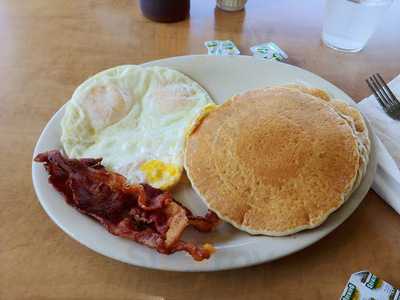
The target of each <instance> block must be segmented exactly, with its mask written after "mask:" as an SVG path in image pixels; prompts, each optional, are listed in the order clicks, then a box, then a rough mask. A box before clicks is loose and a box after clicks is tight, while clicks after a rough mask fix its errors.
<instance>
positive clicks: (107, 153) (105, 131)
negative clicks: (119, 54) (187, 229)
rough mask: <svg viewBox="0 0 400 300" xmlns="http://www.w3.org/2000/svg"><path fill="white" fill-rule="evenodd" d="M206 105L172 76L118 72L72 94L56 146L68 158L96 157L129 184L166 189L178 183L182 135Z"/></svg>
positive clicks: (152, 70) (196, 89) (130, 68)
mask: <svg viewBox="0 0 400 300" xmlns="http://www.w3.org/2000/svg"><path fill="white" fill-rule="evenodd" d="M211 103H213V102H212V99H211V97H210V96H209V95H208V93H207V92H206V91H205V90H204V89H203V88H202V87H201V86H200V85H199V84H198V83H196V82H195V81H193V80H192V79H190V78H189V77H187V76H186V75H184V74H182V73H180V72H178V71H176V70H172V69H168V68H162V67H141V66H135V65H125V66H118V67H115V68H112V69H109V70H106V71H103V72H101V73H98V74H96V75H94V76H93V77H91V78H89V79H88V80H86V81H85V82H84V83H83V84H81V85H80V86H79V87H78V88H77V89H76V91H75V92H74V94H73V95H72V97H71V100H70V101H69V102H68V104H67V107H66V113H65V115H64V117H63V119H62V122H61V127H62V136H61V142H62V145H63V147H64V150H65V152H66V154H67V155H68V156H70V157H74V158H83V157H92V158H98V157H101V158H103V162H102V163H103V165H104V166H105V167H106V168H108V169H110V170H113V171H115V172H118V173H120V174H122V175H124V176H125V177H126V178H127V179H128V181H129V182H131V183H148V184H150V185H152V186H154V187H157V188H161V189H167V188H169V187H171V186H173V185H174V184H176V183H177V182H178V181H179V178H180V177H181V174H182V170H183V153H184V147H185V138H186V133H187V131H188V130H189V129H190V128H191V126H193V124H194V123H195V122H196V119H197V117H198V116H199V115H201V114H202V112H203V111H204V109H206V108H207V107H208V106H209V105H212V104H211Z"/></svg>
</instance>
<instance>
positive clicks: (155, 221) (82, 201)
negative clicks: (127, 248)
mask: <svg viewBox="0 0 400 300" xmlns="http://www.w3.org/2000/svg"><path fill="white" fill-rule="evenodd" d="M35 161H36V162H41V163H44V164H45V168H46V170H47V172H48V173H49V175H50V176H49V182H50V183H51V184H52V185H53V186H54V187H55V188H56V189H57V191H59V192H60V193H61V194H63V195H64V198H65V200H66V202H67V203H68V204H69V205H71V206H73V207H75V208H76V209H78V210H79V211H80V212H81V213H83V214H86V215H88V216H90V217H92V218H93V219H95V220H97V221H98V222H99V223H100V224H102V225H103V226H104V227H105V228H106V229H107V230H108V231H109V232H110V233H112V234H114V235H117V236H120V237H124V238H127V239H130V240H133V241H136V242H138V243H140V244H143V245H146V246H148V247H150V248H154V249H156V250H157V251H158V252H159V253H163V254H171V253H174V252H177V251H186V252H188V253H189V254H190V255H191V256H192V257H193V259H195V260H197V261H201V260H203V259H207V258H209V257H210V255H211V253H212V248H210V247H209V246H203V247H199V246H196V245H194V244H192V243H188V242H184V241H182V240H180V237H181V235H182V233H183V231H184V230H185V229H186V228H187V226H189V225H192V226H193V227H194V228H196V229H197V230H199V231H202V232H209V231H211V230H213V229H214V228H215V227H216V225H217V224H218V222H219V219H218V217H217V216H216V215H215V214H214V213H213V212H210V211H209V212H208V213H207V214H206V216H205V217H197V216H193V214H192V213H191V212H190V210H188V209H187V208H186V207H184V206H183V205H181V204H180V203H178V202H176V201H175V200H174V199H173V198H172V195H171V194H170V193H169V192H163V191H161V190H159V189H155V188H153V187H151V186H149V185H147V184H133V185H130V184H128V183H127V181H126V179H125V177H123V176H122V175H119V174H117V173H114V172H110V171H107V170H106V169H105V168H104V167H103V166H102V165H101V159H90V158H89V159H80V160H78V159H68V158H67V157H65V156H63V155H62V154H61V153H60V151H58V150H52V151H48V152H45V153H40V154H39V155H37V156H36V158H35Z"/></svg>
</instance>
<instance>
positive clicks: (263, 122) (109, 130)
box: [32, 55, 376, 271]
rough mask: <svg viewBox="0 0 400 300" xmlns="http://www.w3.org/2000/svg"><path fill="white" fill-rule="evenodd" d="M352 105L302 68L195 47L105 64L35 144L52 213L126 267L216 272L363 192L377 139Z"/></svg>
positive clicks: (40, 190) (284, 244)
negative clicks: (187, 52) (198, 51)
mask: <svg viewBox="0 0 400 300" xmlns="http://www.w3.org/2000/svg"><path fill="white" fill-rule="evenodd" d="M353 104H354V102H353V101H352V100H351V98H350V97H349V96H348V95H346V94H345V93H344V92H343V91H341V90H340V89H339V88H337V87H335V86H334V85H333V84H331V83H329V82H328V81H326V80H324V79H322V78H320V77H319V76H317V75H315V74H313V73H311V72H308V71H306V70H303V69H300V68H298V67H294V66H291V65H287V64H284V63H279V62H275V61H262V60H258V59H254V58H252V57H248V56H236V57H229V56H227V57H216V56H207V55H193V56H182V57H174V58H167V59H162V60H158V61H152V62H148V63H145V64H142V65H123V66H117V67H114V68H111V69H108V70H105V71H102V72H100V73H98V74H96V75H94V76H92V77H90V78H89V79H87V80H86V81H85V82H83V83H82V84H81V85H80V86H79V87H77V89H76V90H75V91H74V93H73V95H72V96H71V98H70V100H69V101H68V102H67V103H66V104H65V105H64V106H63V107H62V108H60V110H59V111H58V112H57V113H56V114H55V115H54V116H53V117H52V119H51V120H50V121H49V122H48V124H47V125H46V127H45V128H44V130H43V131H42V133H41V135H40V137H39V140H38V142H37V144H36V147H35V150H34V156H33V163H32V178H33V185H34V188H35V191H36V194H37V197H38V199H39V201H40V203H41V205H42V206H43V208H44V210H45V211H46V213H47V214H48V215H49V217H50V218H51V219H52V220H53V221H54V222H55V223H56V224H57V225H58V226H59V227H60V228H61V229H62V230H63V231H64V232H66V233H67V234H68V235H70V236H71V237H72V238H74V239H75V240H77V241H78V242H80V243H81V244H83V245H85V246H87V247H88V248H90V249H92V250H94V251H96V252H98V253H101V254H103V255H105V256H108V257H111V258H114V259H116V260H119V261H122V262H126V263H129V264H132V265H137V266H142V267H147V268H154V269H162V270H173V271H216V270H224V269H232V268H239V267H244V266H250V265H254V264H259V263H262V262H267V261H271V260H274V259H278V258H280V257H283V256H286V255H289V254H291V253H294V252H296V251H299V250H301V249H303V248H305V247H307V246H309V245H311V244H313V243H315V242H317V241H318V240H320V239H321V238H323V237H324V236H326V235H327V234H329V233H330V232H332V231H333V230H334V229H335V228H336V227H338V226H339V225H340V224H342V223H343V222H344V221H345V220H346V219H347V218H348V217H349V216H350V215H351V214H352V213H353V211H354V210H355V209H356V208H357V206H358V205H359V204H360V203H361V201H362V199H363V198H364V196H365V195H366V193H367V192H368V190H369V188H370V186H371V184H372V180H373V176H374V173H375V169H376V153H375V146H374V135H373V132H372V130H371V128H370V127H369V126H368V123H367V122H366V120H365V119H364V118H363V116H362V115H361V114H360V113H359V112H358V110H357V109H356V108H355V107H354V106H353Z"/></svg>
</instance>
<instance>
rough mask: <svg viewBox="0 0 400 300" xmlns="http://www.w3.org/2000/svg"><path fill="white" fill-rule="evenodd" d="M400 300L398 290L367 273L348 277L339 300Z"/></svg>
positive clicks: (362, 272)
mask: <svg viewBox="0 0 400 300" xmlns="http://www.w3.org/2000/svg"><path fill="white" fill-rule="evenodd" d="M371 299H372V300H374V299H375V300H400V290H399V289H397V288H395V287H393V286H392V285H391V284H389V283H387V282H386V281H383V280H382V279H380V278H378V277H377V276H376V275H374V274H372V273H371V272H368V271H360V272H357V273H354V274H352V275H351V276H350V279H349V281H348V282H347V285H346V287H345V289H344V290H343V293H342V295H341V297H340V300H371Z"/></svg>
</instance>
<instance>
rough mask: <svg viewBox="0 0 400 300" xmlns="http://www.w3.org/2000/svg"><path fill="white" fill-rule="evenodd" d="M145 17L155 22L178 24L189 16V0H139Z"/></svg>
mask: <svg viewBox="0 0 400 300" xmlns="http://www.w3.org/2000/svg"><path fill="white" fill-rule="evenodd" d="M140 8H141V10H142V13H143V15H144V16H145V17H147V18H149V19H150V20H152V21H156V22H178V21H182V20H184V19H186V18H187V17H188V16H189V11H190V0H140Z"/></svg>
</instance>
